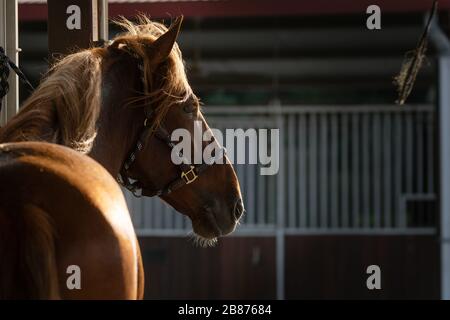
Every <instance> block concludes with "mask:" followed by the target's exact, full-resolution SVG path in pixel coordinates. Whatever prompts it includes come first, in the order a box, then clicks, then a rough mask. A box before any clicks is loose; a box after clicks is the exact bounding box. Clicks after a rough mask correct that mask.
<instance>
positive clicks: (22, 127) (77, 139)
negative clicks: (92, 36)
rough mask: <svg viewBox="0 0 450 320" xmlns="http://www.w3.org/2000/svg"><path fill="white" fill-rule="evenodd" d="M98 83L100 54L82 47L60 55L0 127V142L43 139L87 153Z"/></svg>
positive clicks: (93, 128)
mask: <svg viewBox="0 0 450 320" xmlns="http://www.w3.org/2000/svg"><path fill="white" fill-rule="evenodd" d="M100 85H101V58H100V56H99V55H97V54H95V53H94V52H91V50H84V51H81V52H78V53H75V54H71V55H69V56H67V57H65V58H63V59H62V60H60V61H59V62H57V63H56V64H55V65H54V66H53V67H52V68H50V70H49V72H48V73H47V75H46V76H45V78H44V80H43V81H42V83H41V84H40V85H39V87H38V88H37V89H36V90H35V91H34V93H33V94H32V95H31V96H30V97H29V98H28V100H27V101H25V103H24V105H23V106H22V108H21V109H20V112H19V113H18V114H17V115H16V116H15V117H14V118H12V119H11V120H10V121H9V122H8V123H7V125H6V126H5V127H3V128H2V129H0V142H13V141H41V140H42V141H48V142H52V143H58V144H62V145H65V146H68V147H70V148H72V149H75V150H77V151H80V152H83V153H87V152H89V151H90V149H91V147H92V144H93V141H94V139H95V136H96V122H97V119H98V116H99V112H100V105H101V101H100V95H101V90H100Z"/></svg>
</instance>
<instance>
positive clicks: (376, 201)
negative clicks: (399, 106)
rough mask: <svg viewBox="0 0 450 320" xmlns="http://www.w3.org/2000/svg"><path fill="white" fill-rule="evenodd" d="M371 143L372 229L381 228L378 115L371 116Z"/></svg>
mask: <svg viewBox="0 0 450 320" xmlns="http://www.w3.org/2000/svg"><path fill="white" fill-rule="evenodd" d="M372 119H373V126H372V134H373V137H372V141H373V154H372V159H373V160H372V161H373V215H374V219H373V223H374V227H375V228H378V227H380V226H381V146H380V144H381V141H380V140H381V133H380V115H379V114H378V113H376V114H374V115H373V118H372Z"/></svg>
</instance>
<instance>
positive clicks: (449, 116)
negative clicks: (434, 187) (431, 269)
mask: <svg viewBox="0 0 450 320" xmlns="http://www.w3.org/2000/svg"><path fill="white" fill-rule="evenodd" d="M449 85H450V57H449V56H442V57H440V58H439V113H438V114H439V117H438V118H439V142H440V164H439V165H440V171H441V181H440V210H441V216H440V224H441V230H440V231H441V232H440V234H441V239H440V240H441V298H442V299H445V300H450V92H449V90H448V86H449Z"/></svg>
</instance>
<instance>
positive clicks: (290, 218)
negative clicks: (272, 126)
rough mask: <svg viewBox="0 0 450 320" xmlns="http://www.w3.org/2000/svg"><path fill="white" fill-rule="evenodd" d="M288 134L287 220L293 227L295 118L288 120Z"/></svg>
mask: <svg viewBox="0 0 450 320" xmlns="http://www.w3.org/2000/svg"><path fill="white" fill-rule="evenodd" d="M287 126H288V127H287V132H288V135H287V137H286V139H288V142H287V148H288V149H287V156H288V163H287V168H288V172H289V174H288V175H286V178H287V180H288V193H287V197H288V201H287V204H288V210H286V212H287V213H288V219H287V226H289V227H292V226H295V224H296V221H295V220H296V197H295V194H296V191H297V189H296V180H297V175H296V172H295V164H296V163H295V153H296V150H295V138H296V136H295V131H294V129H295V117H288V119H287Z"/></svg>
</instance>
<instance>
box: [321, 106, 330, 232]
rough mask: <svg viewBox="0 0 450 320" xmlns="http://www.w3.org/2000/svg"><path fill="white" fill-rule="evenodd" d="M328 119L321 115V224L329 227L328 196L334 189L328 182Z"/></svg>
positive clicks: (323, 226)
mask: <svg viewBox="0 0 450 320" xmlns="http://www.w3.org/2000/svg"><path fill="white" fill-rule="evenodd" d="M328 146H329V144H328V121H327V115H326V114H324V115H320V203H319V206H320V226H321V227H322V228H328V227H329V221H328V220H329V219H328V214H329V211H330V208H329V206H328V197H329V194H330V192H329V191H331V192H333V190H329V184H328V175H329V172H328Z"/></svg>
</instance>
